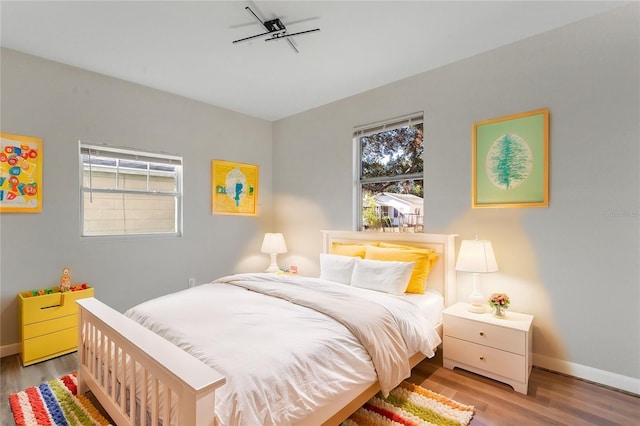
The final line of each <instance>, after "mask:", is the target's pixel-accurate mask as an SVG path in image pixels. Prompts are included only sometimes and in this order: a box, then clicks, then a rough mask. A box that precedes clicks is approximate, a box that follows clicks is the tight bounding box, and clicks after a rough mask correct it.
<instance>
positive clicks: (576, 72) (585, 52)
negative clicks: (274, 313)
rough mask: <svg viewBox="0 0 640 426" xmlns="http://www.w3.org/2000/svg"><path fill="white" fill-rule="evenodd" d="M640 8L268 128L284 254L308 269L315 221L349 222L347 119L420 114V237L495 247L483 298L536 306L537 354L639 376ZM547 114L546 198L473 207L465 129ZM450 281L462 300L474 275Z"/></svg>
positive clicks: (324, 225) (571, 365)
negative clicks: (500, 295) (531, 204)
mask: <svg viewBox="0 0 640 426" xmlns="http://www.w3.org/2000/svg"><path fill="white" fill-rule="evenodd" d="M638 15H639V12H638V4H637V3H635V4H632V5H630V6H625V7H623V8H622V9H618V10H615V11H613V12H612V13H609V14H606V15H602V16H598V17H594V18H592V19H588V20H585V21H582V22H579V23H576V24H573V25H569V26H567V27H564V28H561V29H558V30H555V31H552V32H548V33H545V34H542V35H539V36H536V37H532V38H529V39H527V40H524V41H522V42H519V43H516V44H512V45H509V46H506V47H502V48H499V49H496V50H494V51H491V52H488V53H485V54H481V55H478V56H476V57H473V58H470V59H468V60H464V61H460V62H457V63H455V64H452V65H449V66H445V67H442V68H439V69H437V70H434V71H431V72H426V73H423V74H420V75H417V76H414V77H412V78H409V79H406V80H402V81H399V82H396V83H394V84H390V85H387V86H384V87H381V88H378V89H376V90H372V91H369V92H366V93H363V94H360V95H357V96H354V97H351V98H348V99H344V100H342V101H339V102H335V103H333V104H330V105H326V106H323V107H321V108H317V109H314V110H312V111H308V112H305V113H302V114H298V115H296V116H293V117H289V118H286V119H283V120H280V121H278V122H276V123H274V130H273V144H274V170H277V173H275V174H274V188H275V191H274V194H275V198H274V206H275V210H274V212H275V217H274V224H275V226H274V228H275V229H277V230H278V231H279V232H283V233H284V234H285V237H286V238H287V244H288V246H289V249H290V254H287V255H284V256H282V263H284V264H297V265H298V266H299V267H300V270H301V272H302V273H308V274H317V273H318V266H317V264H318V261H317V253H318V250H319V248H320V244H321V242H320V236H319V232H318V230H319V229H329V228H336V229H351V228H352V226H353V221H354V219H353V218H354V208H353V184H352V182H353V181H354V178H353V167H352V158H353V157H352V150H353V143H352V140H351V133H352V129H353V127H354V126H357V125H361V124H366V123H370V122H374V121H378V120H382V119H387V118H392V117H396V116H399V115H403V114H407V113H412V112H415V111H424V119H425V125H424V128H425V224H426V232H447V233H458V234H460V238H459V239H471V238H473V236H474V235H475V234H479V235H480V236H481V237H483V238H486V239H489V240H491V241H492V242H493V246H494V249H495V252H496V257H497V261H498V264H499V267H500V272H498V273H496V274H490V275H487V276H484V277H483V281H482V285H483V292H484V294H485V295H487V296H488V294H489V293H490V292H493V291H505V292H507V293H508V294H509V295H510V296H511V299H512V307H511V309H513V310H515V311H521V312H527V313H531V314H533V315H535V321H534V348H533V349H534V352H535V357H534V363H536V364H537V365H544V366H547V367H554V366H555V367H560V368H561V369H564V370H565V371H567V372H569V373H577V375H581V374H580V373H581V372H584V371H585V370H589V369H597V370H601V371H605V372H610V373H614V374H613V375H614V376H615V375H616V374H618V375H622V376H624V377H627V378H632V380H631V382H632V383H636V384H637V383H638V382H637V379H638V378H640V350H639V340H640V339H639V337H640V316H639V312H640V294H639V287H640V286H639V282H640V273H639V269H638V264H639V258H640V252H639V225H638V203H639V192H640V187H639V150H638V145H639V143H638V141H639V140H640V132H639V116H640V108H639V96H640V86H639V54H640V46H639V41H638V40H639V36H640V35H639V32H638V22H639V19H638ZM416 54H428V53H427V52H426V51H425V52H423V53H420V52H417V53H416ZM543 107H546V108H549V109H550V120H551V132H550V182H551V184H550V206H549V207H548V208H537V209H536V208H529V209H510V208H505V209H472V208H471V176H470V169H471V142H470V137H471V125H472V123H474V122H477V121H481V120H485V119H490V118H495V117H501V116H505V115H510V114H515V113H519V112H524V111H530V110H534V109H538V108H543ZM458 278H459V284H460V285H459V292H458V299H459V300H463V301H466V300H467V297H468V294H469V293H470V291H471V280H470V277H469V276H468V274H462V273H459V274H458ZM578 370H580V371H578ZM634 378H635V381H634ZM623 381H624V379H623ZM636 386H637V385H636Z"/></svg>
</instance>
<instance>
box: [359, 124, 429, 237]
mask: <svg viewBox="0 0 640 426" xmlns="http://www.w3.org/2000/svg"><path fill="white" fill-rule="evenodd" d="M395 121H396V122H395V123H392V124H391V125H389V124H383V125H371V126H368V127H369V129H368V130H364V131H359V132H358V131H356V132H355V134H354V136H355V137H356V140H357V143H358V152H359V156H360V173H359V185H358V187H359V191H358V192H359V194H358V195H357V196H358V198H359V200H360V202H361V204H360V205H361V206H362V208H361V213H360V217H359V218H358V219H359V228H360V229H365V230H372V231H414V232H415V231H418V232H421V231H422V228H423V214H422V211H423V196H424V189H423V178H424V161H423V153H424V147H423V139H424V136H423V125H422V115H420V116H419V119H416V117H415V115H414V116H413V117H410V118H409V119H403V120H395Z"/></svg>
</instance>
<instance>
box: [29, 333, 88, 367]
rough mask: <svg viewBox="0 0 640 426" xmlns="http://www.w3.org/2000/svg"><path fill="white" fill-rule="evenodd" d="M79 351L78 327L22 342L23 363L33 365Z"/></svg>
mask: <svg viewBox="0 0 640 426" xmlns="http://www.w3.org/2000/svg"><path fill="white" fill-rule="evenodd" d="M77 349H78V327H77V326H76V327H72V328H67V329H65V330H60V331H57V332H55V333H50V334H45V335H44V336H39V337H34V338H33V339H26V340H24V341H23V342H22V362H23V364H24V365H28V364H33V363H34V362H38V361H40V360H44V359H49V358H51V357H52V356H56V355H61V354H63V353H66V352H73V351H75V350H77Z"/></svg>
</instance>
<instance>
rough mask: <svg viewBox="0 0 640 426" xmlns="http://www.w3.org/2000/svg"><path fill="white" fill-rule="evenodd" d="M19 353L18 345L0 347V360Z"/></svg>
mask: <svg viewBox="0 0 640 426" xmlns="http://www.w3.org/2000/svg"><path fill="white" fill-rule="evenodd" d="M19 353H20V343H12V344H10V345H2V346H0V358H4V357H5V356H9V355H15V354H19Z"/></svg>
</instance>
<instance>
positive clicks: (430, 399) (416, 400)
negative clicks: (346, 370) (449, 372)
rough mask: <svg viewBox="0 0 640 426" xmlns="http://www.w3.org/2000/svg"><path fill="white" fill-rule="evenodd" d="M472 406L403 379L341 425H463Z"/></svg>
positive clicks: (471, 413)
mask: <svg viewBox="0 0 640 426" xmlns="http://www.w3.org/2000/svg"><path fill="white" fill-rule="evenodd" d="M472 417H473V406H470V405H463V404H460V403H458V402H456V401H454V400H452V399H450V398H447V397H446V396H443V395H439V394H437V393H435V392H431V391H430V390H428V389H425V388H423V387H421V386H418V385H414V384H412V383H409V382H406V381H405V382H402V383H400V385H399V386H398V387H397V388H395V389H394V390H392V391H391V393H390V394H389V396H388V397H387V398H383V397H382V396H381V395H380V394H378V395H376V396H374V397H373V398H371V399H370V400H369V401H368V402H367V403H365V404H364V405H363V406H362V408H360V409H358V411H356V412H355V413H353V414H352V415H351V417H349V418H348V419H347V420H345V421H344V422H343V423H342V425H343V426H401V425H402V426H450V425H451V426H459V425H463V426H466V425H468V424H469V423H470V422H471V418H472Z"/></svg>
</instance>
